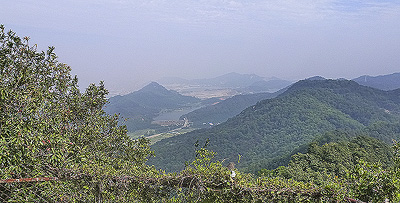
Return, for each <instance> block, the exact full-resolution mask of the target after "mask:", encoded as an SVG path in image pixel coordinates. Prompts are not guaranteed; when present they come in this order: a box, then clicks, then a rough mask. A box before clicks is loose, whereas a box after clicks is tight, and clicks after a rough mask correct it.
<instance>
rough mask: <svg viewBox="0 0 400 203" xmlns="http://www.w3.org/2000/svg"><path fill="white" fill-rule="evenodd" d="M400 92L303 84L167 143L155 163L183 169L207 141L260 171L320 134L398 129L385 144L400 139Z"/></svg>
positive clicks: (349, 85) (348, 85) (223, 155)
mask: <svg viewBox="0 0 400 203" xmlns="http://www.w3.org/2000/svg"><path fill="white" fill-rule="evenodd" d="M399 112H400V92H399V91H398V90H397V91H388V92H385V91H382V90H377V89H373V88H369V87H365V86H361V85H358V84H357V83H356V82H353V81H346V80H340V81H339V80H303V81H299V82H297V83H296V84H294V85H293V86H291V87H290V88H289V89H288V90H287V91H286V92H284V93H283V94H281V95H279V96H278V97H276V98H273V99H267V100H263V101H260V102H258V103H257V104H256V105H254V106H251V107H249V108H247V109H246V110H244V111H243V112H241V113H240V114H239V115H237V116H235V117H233V118H231V119H229V120H228V121H227V122H225V123H222V124H220V125H218V126H215V127H213V128H211V129H207V130H198V131H194V132H191V133H187V134H184V135H180V136H177V137H173V138H169V139H165V140H162V141H160V142H158V143H156V144H155V145H153V146H152V149H153V150H155V152H156V154H157V156H156V157H155V158H152V159H150V163H151V164H154V165H155V166H156V167H160V168H163V169H166V170H171V171H174V170H180V169H182V168H183V167H184V165H183V164H182V163H183V162H184V161H185V160H188V159H190V158H191V157H193V151H194V149H193V144H194V143H195V142H196V141H197V140H198V141H199V142H200V143H204V142H205V141H206V140H207V139H209V140H210V142H209V145H208V146H209V149H211V150H213V151H216V152H218V158H219V159H221V160H222V159H227V160H229V161H237V160H238V156H240V157H241V162H240V164H239V165H238V167H240V168H243V169H244V170H246V171H251V172H255V171H258V170H260V169H262V168H270V169H272V168H275V167H277V166H279V165H283V164H285V162H281V160H282V158H283V157H287V156H288V155H290V152H291V151H292V150H294V149H296V148H298V147H300V146H302V145H304V144H307V143H309V142H311V141H312V140H314V139H315V138H316V137H317V136H318V135H321V134H323V133H325V132H327V131H332V130H338V129H341V130H350V131H354V130H364V129H365V128H367V127H373V126H378V125H381V127H384V126H385V125H394V126H396V127H393V128H392V129H393V131H390V132H388V134H385V135H380V134H379V135H377V136H387V137H388V138H385V141H388V140H389V137H390V139H392V138H396V137H393V136H397V135H398V133H399V131H397V130H398V129H399V128H398V127H397V126H398V121H399Z"/></svg>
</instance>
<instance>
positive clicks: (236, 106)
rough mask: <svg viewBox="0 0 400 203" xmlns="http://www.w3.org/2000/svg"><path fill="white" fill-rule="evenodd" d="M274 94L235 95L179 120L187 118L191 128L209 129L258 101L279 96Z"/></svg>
mask: <svg viewBox="0 0 400 203" xmlns="http://www.w3.org/2000/svg"><path fill="white" fill-rule="evenodd" d="M279 94H280V92H275V93H268V92H265V93H257V94H248V95H236V96H233V97H231V98H228V99H226V100H222V101H219V102H216V103H214V104H213V105H209V106H205V107H202V108H200V109H197V110H194V111H192V112H190V113H188V114H185V115H183V116H182V117H181V118H182V119H183V118H187V119H188V120H189V121H190V122H193V126H194V127H197V128H205V127H210V126H213V125H215V124H219V123H222V122H225V121H226V120H228V119H229V118H231V117H234V116H236V115H238V114H239V113H240V112H242V111H243V110H244V109H246V108H247V107H249V106H252V105H254V104H256V103H257V102H258V101H261V100H264V99H270V98H273V97H276V96H277V95H279Z"/></svg>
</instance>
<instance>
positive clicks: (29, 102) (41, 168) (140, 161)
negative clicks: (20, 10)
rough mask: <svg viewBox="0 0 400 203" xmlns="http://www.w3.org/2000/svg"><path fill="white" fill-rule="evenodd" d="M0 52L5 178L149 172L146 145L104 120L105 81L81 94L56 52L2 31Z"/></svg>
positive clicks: (0, 160)
mask: <svg viewBox="0 0 400 203" xmlns="http://www.w3.org/2000/svg"><path fill="white" fill-rule="evenodd" d="M0 48H1V49H0V60H1V61H0V84H1V85H0V95H1V97H0V99H1V100H0V119H1V120H0V129H1V130H0V152H1V153H0V179H9V178H34V177H42V176H46V175H52V174H51V170H50V169H52V168H58V169H68V170H73V171H80V172H81V173H90V174H102V175H105V174H108V175H111V174H112V175H117V174H125V175H128V174H135V173H139V171H140V173H143V172H146V171H150V170H151V168H150V167H148V166H147V165H145V162H146V160H147V158H148V157H149V156H150V155H151V154H152V153H151V151H150V149H149V147H148V140H145V139H139V140H131V139H129V138H128V137H127V135H126V132H127V131H126V128H125V127H121V126H118V123H117V120H118V117H117V116H110V115H106V114H105V113H104V111H103V109H102V108H103V106H104V105H105V104H106V102H107V100H106V98H105V96H106V94H107V93H108V92H107V90H106V89H105V88H104V84H103V83H102V82H101V83H100V84H99V85H98V86H96V85H94V84H91V85H90V86H89V87H88V88H87V89H86V91H85V92H83V93H81V92H80V90H79V88H78V85H77V84H78V80H77V78H76V77H72V76H71V75H70V70H71V69H70V67H69V66H67V65H66V64H63V63H60V62H58V61H57V56H56V54H55V53H54V47H49V49H48V50H47V51H46V52H43V51H42V52H38V51H37V49H36V46H35V45H34V46H29V38H28V37H25V38H23V39H21V38H20V37H18V36H17V35H16V34H15V33H14V32H12V31H9V32H6V31H5V28H4V26H1V27H0ZM63 187H66V186H65V185H64V186H63ZM15 191H17V189H16V190H15ZM26 201H28V200H26Z"/></svg>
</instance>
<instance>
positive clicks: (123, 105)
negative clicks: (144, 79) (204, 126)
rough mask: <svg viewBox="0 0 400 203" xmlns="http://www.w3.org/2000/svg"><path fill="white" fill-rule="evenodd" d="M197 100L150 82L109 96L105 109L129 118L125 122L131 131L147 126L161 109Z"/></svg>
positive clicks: (173, 107)
mask: <svg viewBox="0 0 400 203" xmlns="http://www.w3.org/2000/svg"><path fill="white" fill-rule="evenodd" d="M198 102H200V99H197V98H194V97H189V96H183V95H181V94H179V93H178V92H176V91H172V90H167V89H166V88H165V87H163V86H161V85H160V84H158V83H156V82H152V83H150V84H148V85H146V86H145V87H143V88H142V89H140V90H138V91H135V92H132V93H130V94H127V95H124V96H114V97H111V98H110V99H109V104H108V105H107V107H106V108H105V111H106V112H107V113H108V114H115V113H117V114H120V115H121V116H122V117H124V118H130V121H127V123H125V124H126V125H127V127H128V130H130V131H133V130H137V129H140V128H146V127H148V125H150V123H151V121H152V119H153V118H154V117H156V116H157V115H158V114H159V113H160V111H161V110H165V109H177V108H182V107H186V106H189V105H192V104H194V103H198Z"/></svg>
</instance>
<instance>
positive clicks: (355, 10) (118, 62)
mask: <svg viewBox="0 0 400 203" xmlns="http://www.w3.org/2000/svg"><path fill="white" fill-rule="evenodd" d="M0 1H1V4H0V5H1V6H0V24H4V25H5V26H6V28H7V29H12V30H14V31H16V32H17V34H18V35H19V36H30V37H31V39H32V40H31V43H37V44H38V46H39V49H41V50H44V49H46V48H47V46H55V47H56V53H57V55H58V56H59V61H61V62H63V63H67V64H69V65H70V66H71V67H72V70H73V74H77V75H78V78H79V80H80V84H81V86H87V84H88V83H92V82H95V83H97V82H98V81H100V80H104V81H105V83H106V86H107V87H108V88H109V89H110V90H113V91H114V90H119V89H121V90H122V91H128V90H134V89H137V88H138V87H140V86H142V85H143V84H144V83H146V82H148V81H151V80H157V79H158V78H160V77H164V76H178V77H184V78H206V77H214V76H218V75H222V74H225V73H229V72H238V73H255V74H258V75H260V76H264V77H272V76H276V77H279V78H283V79H289V80H297V79H303V78H306V77H309V76H314V75H321V76H324V77H328V78H338V77H344V78H349V79H351V78H354V77H358V76H360V75H364V74H368V75H381V74H390V73H393V72H400V1H399V0H396V1H394V0H393V1H389V0H360V1H356V0H319V1H317V0H288V1H284V0H147V1H145V0H69V1H66V0H59V1H50V0H0Z"/></svg>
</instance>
